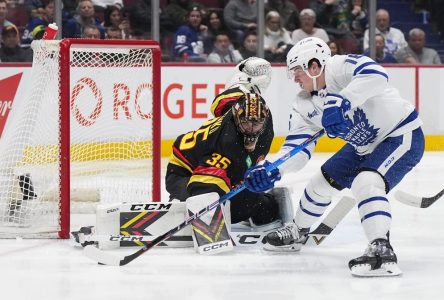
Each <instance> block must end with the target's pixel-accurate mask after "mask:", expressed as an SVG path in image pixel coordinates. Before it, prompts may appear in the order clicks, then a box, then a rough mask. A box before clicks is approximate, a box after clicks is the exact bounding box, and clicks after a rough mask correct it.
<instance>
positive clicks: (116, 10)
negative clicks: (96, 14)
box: [102, 5, 123, 28]
mask: <svg viewBox="0 0 444 300" xmlns="http://www.w3.org/2000/svg"><path fill="white" fill-rule="evenodd" d="M122 20H123V15H122V11H121V9H120V6H117V5H109V6H107V7H106V8H105V13H104V15H103V24H102V26H103V27H105V28H106V27H111V26H114V27H119V25H120V23H122Z"/></svg>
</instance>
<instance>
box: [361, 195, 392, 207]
mask: <svg viewBox="0 0 444 300" xmlns="http://www.w3.org/2000/svg"><path fill="white" fill-rule="evenodd" d="M372 201H386V202H388V200H387V198H385V197H371V198H368V199H365V200H362V201H361V202H359V204H358V209H359V208H360V207H361V206H363V205H364V204H367V203H369V202H372Z"/></svg>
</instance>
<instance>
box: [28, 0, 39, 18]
mask: <svg viewBox="0 0 444 300" xmlns="http://www.w3.org/2000/svg"><path fill="white" fill-rule="evenodd" d="M25 5H26V11H27V13H28V15H29V16H30V17H31V18H35V17H37V16H39V15H40V14H41V13H42V6H43V3H42V1H40V0H25Z"/></svg>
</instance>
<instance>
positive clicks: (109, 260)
mask: <svg viewBox="0 0 444 300" xmlns="http://www.w3.org/2000/svg"><path fill="white" fill-rule="evenodd" d="M323 134H324V129H322V130H320V131H318V132H317V133H315V134H314V135H313V136H312V137H311V138H308V139H307V140H305V141H304V142H303V143H302V144H300V145H298V146H296V147H294V148H293V149H292V150H291V151H289V152H288V153H286V154H284V155H283V156H282V157H280V158H279V159H277V160H276V161H274V162H273V163H271V164H269V165H268V166H267V167H266V168H265V170H266V171H267V172H270V171H271V170H273V169H275V168H277V167H278V166H280V165H281V164H283V163H284V162H286V161H287V160H288V159H289V158H290V157H292V156H294V155H296V154H297V153H299V152H300V151H302V150H303V149H305V148H306V147H307V146H308V145H309V144H311V143H312V142H314V141H316V140H317V139H318V138H319V137H321V136H322V135H323ZM244 189H245V185H244V184H241V185H238V186H236V187H234V188H233V189H232V190H231V191H229V192H228V193H226V194H225V195H223V196H222V197H220V198H219V200H217V201H214V202H213V203H211V204H209V205H208V206H206V207H204V208H202V209H201V210H200V211H198V212H197V213H195V214H193V215H191V216H189V217H188V218H186V219H185V221H183V222H182V223H181V224H179V225H177V226H176V227H174V228H172V229H171V230H169V231H167V232H166V233H164V234H162V235H160V236H158V237H157V238H155V239H154V240H153V241H152V242H151V243H150V244H147V245H145V246H143V247H142V248H140V249H139V250H137V251H136V252H134V253H133V254H130V255H127V256H124V257H123V258H122V259H120V258H119V257H116V256H114V255H112V254H110V253H107V252H105V251H102V250H100V249H99V248H97V247H95V246H93V245H88V246H86V247H85V248H84V250H83V253H84V254H85V255H86V256H87V257H89V258H90V259H92V260H94V261H96V262H98V263H99V264H104V265H112V266H124V265H126V264H128V263H130V262H132V261H133V260H134V259H136V258H137V257H139V256H140V255H142V254H143V253H145V252H147V251H148V250H150V249H151V248H153V247H155V246H156V245H157V244H159V243H160V242H162V241H164V240H166V239H168V238H169V237H171V236H172V235H173V234H175V233H176V232H179V231H180V230H182V229H183V228H185V227H186V226H188V225H190V224H191V222H193V221H194V220H196V219H199V218H200V217H201V216H203V215H204V214H206V213H207V212H209V211H210V210H212V209H214V208H216V207H217V206H218V205H220V204H223V203H224V202H225V201H226V200H228V199H230V198H231V197H233V196H235V195H237V194H239V193H240V192H241V191H243V190H244Z"/></svg>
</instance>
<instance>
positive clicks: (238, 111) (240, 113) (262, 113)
mask: <svg viewBox="0 0 444 300" xmlns="http://www.w3.org/2000/svg"><path fill="white" fill-rule="evenodd" d="M239 100H240V101H239V102H238V103H236V104H235V105H233V106H232V108H231V109H232V111H233V117H234V121H235V123H236V126H237V129H238V130H239V132H240V133H242V134H243V136H244V147H245V149H246V150H247V151H248V152H252V151H254V149H255V147H256V143H257V140H258V138H259V136H260V135H261V134H262V132H264V130H265V126H266V123H267V119H268V116H269V110H268V107H267V105H266V104H265V102H264V101H263V99H262V98H261V96H260V95H258V94H255V93H247V94H245V95H244V96H242V97H240V98H239Z"/></svg>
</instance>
